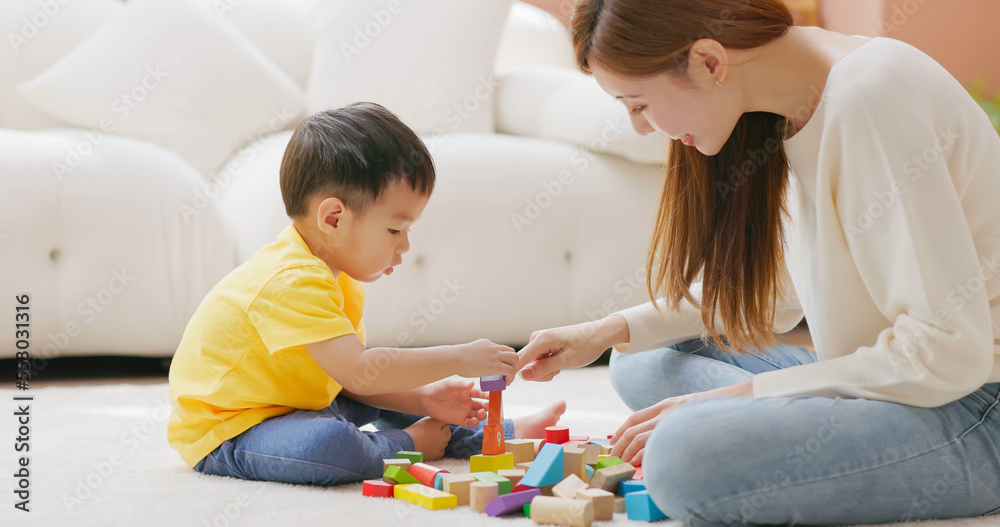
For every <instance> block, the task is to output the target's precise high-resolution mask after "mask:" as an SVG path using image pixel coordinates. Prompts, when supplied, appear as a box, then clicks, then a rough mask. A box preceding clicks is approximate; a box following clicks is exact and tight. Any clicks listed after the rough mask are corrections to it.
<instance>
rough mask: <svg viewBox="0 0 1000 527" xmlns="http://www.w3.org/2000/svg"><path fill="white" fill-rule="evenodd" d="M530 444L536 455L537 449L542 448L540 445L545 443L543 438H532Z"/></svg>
mask: <svg viewBox="0 0 1000 527" xmlns="http://www.w3.org/2000/svg"><path fill="white" fill-rule="evenodd" d="M531 444H533V445H534V446H535V456H538V451H539V450H541V449H542V445H543V444H545V440H544V439H532V440H531Z"/></svg>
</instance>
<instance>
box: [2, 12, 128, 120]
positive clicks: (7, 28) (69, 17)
mask: <svg viewBox="0 0 1000 527" xmlns="http://www.w3.org/2000/svg"><path fill="white" fill-rule="evenodd" d="M2 5H3V7H2V14H0V35H3V42H4V45H0V128H12V129H16V130H37V129H41V128H51V127H56V126H69V124H70V123H67V122H65V121H60V120H59V119H57V118H55V117H53V116H51V115H49V114H47V113H45V112H43V111H42V110H40V109H38V108H36V107H35V106H34V105H32V104H29V103H28V102H27V101H25V100H24V99H22V98H21V96H20V95H18V94H17V92H16V91H15V90H14V87H15V86H17V85H18V84H20V83H22V82H24V81H26V80H28V79H31V78H33V77H35V76H36V75H38V74H39V73H41V72H42V71H44V70H45V68H48V67H49V66H51V65H52V64H53V63H55V62H56V61H57V60H59V58H60V57H62V56H63V55H65V54H66V53H67V52H68V51H69V50H71V49H73V48H74V47H75V46H76V45H77V44H79V43H80V42H81V41H83V40H84V39H85V38H87V37H88V36H90V35H91V34H92V33H93V32H94V31H97V29H98V28H99V27H101V25H103V24H104V23H105V22H107V21H108V20H109V19H110V18H111V17H112V16H114V15H115V14H117V13H118V12H119V10H121V8H122V3H121V2H120V1H118V0H74V1H72V2H66V1H65V0H62V1H58V0H3V4H2Z"/></svg>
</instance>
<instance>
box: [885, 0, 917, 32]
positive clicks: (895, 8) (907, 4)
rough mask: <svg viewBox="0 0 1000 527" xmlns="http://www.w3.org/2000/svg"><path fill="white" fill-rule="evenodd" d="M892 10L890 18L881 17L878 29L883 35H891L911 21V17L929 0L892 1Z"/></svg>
mask: <svg viewBox="0 0 1000 527" xmlns="http://www.w3.org/2000/svg"><path fill="white" fill-rule="evenodd" d="M891 3H892V10H891V12H890V13H889V16H888V18H884V19H879V21H878V24H877V26H878V30H879V32H880V33H881V34H882V35H885V36H890V35H891V34H892V33H895V32H896V31H899V28H901V27H903V26H904V25H906V23H907V22H909V21H910V17H912V16H913V15H916V14H917V11H920V8H921V7H923V6H924V5H925V4H927V0H904V1H903V2H899V3H896V2H891Z"/></svg>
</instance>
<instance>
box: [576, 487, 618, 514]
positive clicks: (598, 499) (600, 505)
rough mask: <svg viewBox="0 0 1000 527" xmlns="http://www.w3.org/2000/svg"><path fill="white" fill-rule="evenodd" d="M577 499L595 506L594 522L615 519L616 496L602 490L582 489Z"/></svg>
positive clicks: (577, 494) (578, 492)
mask: <svg viewBox="0 0 1000 527" xmlns="http://www.w3.org/2000/svg"><path fill="white" fill-rule="evenodd" d="M575 498H576V499H578V500H587V501H589V502H591V503H593V504H594V521H605V520H611V519H614V517H615V495H614V494H612V493H610V492H608V491H606V490H601V489H580V490H578V491H576V496H575Z"/></svg>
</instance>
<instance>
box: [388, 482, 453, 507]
mask: <svg viewBox="0 0 1000 527" xmlns="http://www.w3.org/2000/svg"><path fill="white" fill-rule="evenodd" d="M393 496H395V497H396V498H398V499H401V500H403V501H408V502H410V503H412V504H414V505H420V506H421V507H423V508H425V509H430V510H432V511H436V510H440V509H454V508H455V507H458V499H457V498H456V497H455V495H454V494H448V493H447V492H442V491H440V490H437V489H432V488H430V487H428V486H425V485H421V484H419V483H412V484H409V485H396V487H395V488H394V489H393Z"/></svg>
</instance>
